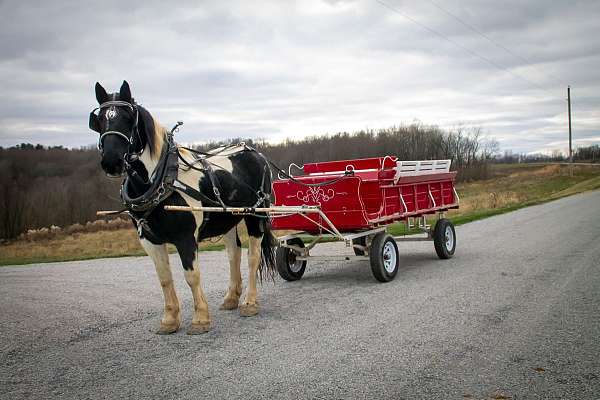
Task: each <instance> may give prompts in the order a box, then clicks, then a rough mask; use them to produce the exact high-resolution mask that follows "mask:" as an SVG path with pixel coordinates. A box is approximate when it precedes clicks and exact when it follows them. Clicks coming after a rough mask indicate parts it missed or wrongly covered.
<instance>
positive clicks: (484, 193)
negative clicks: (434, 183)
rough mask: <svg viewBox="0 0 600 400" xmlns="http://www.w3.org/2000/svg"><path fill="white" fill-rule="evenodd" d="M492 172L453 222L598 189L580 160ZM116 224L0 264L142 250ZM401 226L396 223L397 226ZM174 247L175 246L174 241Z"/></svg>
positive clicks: (594, 172) (211, 245) (9, 251)
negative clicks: (569, 163) (567, 163)
mask: <svg viewBox="0 0 600 400" xmlns="http://www.w3.org/2000/svg"><path fill="white" fill-rule="evenodd" d="M493 174H494V177H493V178H492V179H489V180H484V181H476V182H469V183H461V184H459V185H458V186H457V190H458V192H459V194H460V196H461V205H460V209H459V210H456V211H452V212H451V213H450V217H451V218H453V219H454V220H455V222H458V223H460V222H467V221H471V220H474V219H478V218H483V217H486V216H489V215H494V214H498V213H501V212H505V211H510V210H513V209H516V208H519V207H524V206H526V205H530V204H536V203H540V202H544V201H548V200H552V199H556V198H559V197H563V196H568V195H572V194H576V193H580V192H583V191H587V190H596V189H600V168H598V167H593V166H590V167H586V166H576V167H574V168H573V174H572V175H571V172H570V167H568V166H564V165H547V166H539V165H537V166H534V165H496V166H494V168H493ZM117 225H118V224H117V223H113V224H112V225H110V224H108V225H103V224H102V223H97V224H92V225H91V226H90V227H88V228H83V229H79V228H77V229H71V230H69V228H67V229H64V230H62V232H57V233H55V234H51V233H47V232H44V233H38V234H33V236H32V237H30V238H29V240H28V239H27V237H24V238H22V239H21V240H17V241H14V242H11V243H8V244H3V245H0V265H10V264H28V263H35V262H49V261H67V260H82V259H88V258H99V257H119V256H128V255H143V254H144V251H143V250H142V248H141V246H140V244H139V242H138V239H137V234H136V232H135V230H134V229H133V228H123V227H121V226H117ZM102 226H113V228H114V230H103V229H102ZM241 227H242V228H241V229H240V236H241V237H242V242H246V240H247V234H246V232H245V228H244V227H243V224H242V225H241ZM113 228H111V229H113ZM117 228H118V229H117ZM399 229H400V227H394V228H393V230H394V231H396V230H399ZM36 235H37V236H36ZM221 248H223V244H222V241H221V240H218V241H215V242H203V243H202V244H201V249H202V250H215V249H221ZM170 251H174V249H173V248H172V247H170Z"/></svg>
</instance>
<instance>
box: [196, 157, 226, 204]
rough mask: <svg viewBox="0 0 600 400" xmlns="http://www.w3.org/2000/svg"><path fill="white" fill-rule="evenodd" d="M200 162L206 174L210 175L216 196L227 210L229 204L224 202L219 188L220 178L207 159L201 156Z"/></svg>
mask: <svg viewBox="0 0 600 400" xmlns="http://www.w3.org/2000/svg"><path fill="white" fill-rule="evenodd" d="M200 162H201V163H202V166H203V167H204V169H205V171H206V174H207V175H208V179H210V184H211V185H212V188H213V193H214V194H215V197H216V198H217V200H218V201H219V203H220V204H221V207H223V210H225V209H226V208H227V206H226V205H225V203H224V202H223V199H221V192H220V190H219V188H220V185H219V178H217V176H216V174H215V172H214V171H213V169H212V167H211V166H210V163H209V162H208V161H206V160H205V159H204V158H201V159H200Z"/></svg>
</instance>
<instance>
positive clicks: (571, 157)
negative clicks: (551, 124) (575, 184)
mask: <svg viewBox="0 0 600 400" xmlns="http://www.w3.org/2000/svg"><path fill="white" fill-rule="evenodd" d="M567 103H568V104H569V162H570V163H571V164H572V163H573V147H572V140H571V86H567Z"/></svg>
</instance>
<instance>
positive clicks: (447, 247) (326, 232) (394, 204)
mask: <svg viewBox="0 0 600 400" xmlns="http://www.w3.org/2000/svg"><path fill="white" fill-rule="evenodd" d="M293 167H296V168H299V169H301V170H302V173H303V174H302V175H300V176H292V168H293ZM455 176H456V172H450V160H432V161H399V160H398V159H397V158H396V157H393V156H386V157H377V158H366V159H357V160H343V161H330V162H320V163H311V164H305V165H303V166H302V168H300V167H298V166H296V165H295V164H292V165H290V168H289V177H286V178H282V177H280V179H278V180H276V181H275V182H273V192H274V195H275V201H274V205H273V207H272V211H271V212H270V215H271V217H272V223H273V229H277V230H292V231H296V232H295V233H293V234H289V235H285V236H282V237H280V238H279V247H278V249H277V269H278V271H279V274H280V275H281V277H282V278H284V279H286V280H290V281H292V280H298V279H300V278H301V277H302V275H303V274H304V271H305V269H306V263H307V260H309V259H328V260H331V259H340V258H341V259H343V260H350V259H365V260H369V261H370V264H371V270H372V272H373V275H374V276H375V278H376V279H377V280H379V281H382V282H387V281H390V280H392V279H394V277H395V275H396V273H397V271H398V267H399V254H398V247H397V245H396V242H397V241H404V240H432V241H433V242H434V247H435V250H436V252H437V254H438V256H439V257H440V258H450V257H452V255H453V254H454V251H455V249H456V232H455V230H454V226H453V225H452V223H451V222H450V221H449V220H448V219H446V218H444V213H445V212H446V211H447V210H449V209H452V208H458V203H459V198H458V194H457V193H456V189H455V188H454V179H455ZM428 214H438V220H437V222H436V224H435V226H434V227H431V226H429V225H427V223H426V219H425V216H426V215H428ZM398 221H401V222H404V223H406V224H407V226H408V227H409V228H418V229H419V230H421V231H422V232H424V233H426V236H425V237H423V236H421V237H414V236H403V237H393V236H391V235H390V234H389V233H387V230H386V228H387V226H388V225H389V224H391V223H394V222H398ZM307 235H308V237H309V240H310V242H309V243H307V244H305V243H304V240H303V238H304V239H306V237H307ZM325 237H330V238H334V239H337V240H340V241H344V242H345V243H346V245H347V246H348V247H352V248H353V250H354V255H344V256H341V257H340V256H313V255H311V254H310V251H311V249H313V248H314V247H315V246H316V245H317V244H318V243H319V242H320V241H321V240H322V239H323V238H325Z"/></svg>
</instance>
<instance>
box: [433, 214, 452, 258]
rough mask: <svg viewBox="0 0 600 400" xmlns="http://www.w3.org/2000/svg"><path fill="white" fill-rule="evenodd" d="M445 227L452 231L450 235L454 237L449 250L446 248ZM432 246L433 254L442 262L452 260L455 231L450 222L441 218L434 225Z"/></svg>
mask: <svg viewBox="0 0 600 400" xmlns="http://www.w3.org/2000/svg"><path fill="white" fill-rule="evenodd" d="M447 227H450V229H452V235H453V236H454V241H453V243H452V248H451V249H448V248H447V247H446V233H445V232H446V228H447ZM433 246H434V247H435V252H436V253H437V255H438V257H439V258H441V259H442V260H446V259H448V258H452V256H453V255H454V251H455V250H456V230H455V229H454V225H453V224H452V222H450V220H448V219H446V218H442V219H440V220H439V221H438V222H437V223H436V224H435V228H434V229H433Z"/></svg>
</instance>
